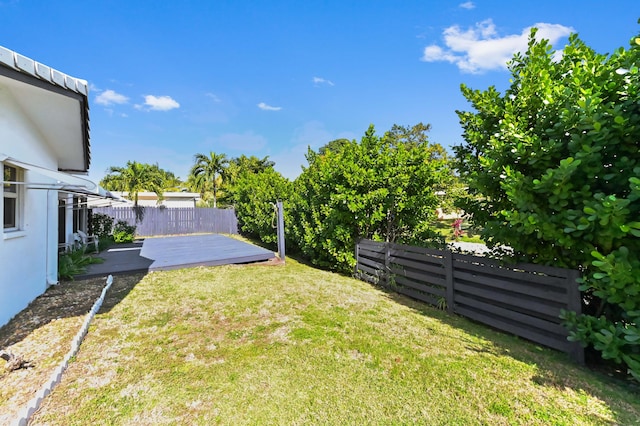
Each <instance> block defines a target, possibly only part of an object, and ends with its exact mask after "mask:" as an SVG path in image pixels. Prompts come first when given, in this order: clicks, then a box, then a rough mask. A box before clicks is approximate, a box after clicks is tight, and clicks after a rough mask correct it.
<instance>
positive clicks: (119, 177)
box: [100, 161, 164, 221]
mask: <svg viewBox="0 0 640 426" xmlns="http://www.w3.org/2000/svg"><path fill="white" fill-rule="evenodd" d="M163 180H164V179H163V175H162V174H161V173H159V172H158V167H157V166H152V165H149V164H145V163H138V162H137V161H127V165H126V166H125V167H115V166H111V167H109V169H108V175H107V176H105V178H104V179H103V180H102V181H101V182H100V184H101V186H103V187H104V188H105V189H108V190H110V191H123V192H127V193H128V195H127V197H128V198H129V199H130V200H132V201H133V209H134V211H135V212H136V220H137V221H140V220H142V216H143V211H142V209H141V208H140V207H139V206H138V194H139V193H140V192H144V191H151V192H155V193H156V194H157V195H158V199H159V200H162V192H163Z"/></svg>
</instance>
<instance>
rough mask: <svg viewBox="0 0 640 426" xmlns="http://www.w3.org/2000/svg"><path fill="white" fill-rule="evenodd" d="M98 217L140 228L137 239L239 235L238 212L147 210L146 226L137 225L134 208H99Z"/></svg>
mask: <svg viewBox="0 0 640 426" xmlns="http://www.w3.org/2000/svg"><path fill="white" fill-rule="evenodd" d="M93 212H94V213H103V214H106V215H109V216H111V217H113V218H114V223H115V222H117V221H119V220H124V221H125V222H127V223H129V224H130V225H135V226H136V235H137V236H140V237H151V236H161V235H184V234H198V233H222V234H237V233H238V220H237V218H236V213H235V210H234V209H213V208H199V207H186V208H158V207H145V208H144V214H143V216H142V222H138V223H136V215H135V211H134V209H133V208H132V207H98V208H94V209H93Z"/></svg>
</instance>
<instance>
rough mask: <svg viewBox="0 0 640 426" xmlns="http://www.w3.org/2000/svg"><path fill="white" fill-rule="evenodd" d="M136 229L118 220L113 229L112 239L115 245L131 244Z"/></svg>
mask: <svg viewBox="0 0 640 426" xmlns="http://www.w3.org/2000/svg"><path fill="white" fill-rule="evenodd" d="M135 235H136V227H135V226H134V225H129V224H128V223H127V222H125V221H124V220H119V221H118V222H117V223H116V225H115V226H114V227H113V239H114V241H115V242H116V243H131V242H133V240H134V239H135Z"/></svg>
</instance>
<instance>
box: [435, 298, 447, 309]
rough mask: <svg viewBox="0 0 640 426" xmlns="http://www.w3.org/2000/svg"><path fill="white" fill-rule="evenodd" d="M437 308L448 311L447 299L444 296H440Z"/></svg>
mask: <svg viewBox="0 0 640 426" xmlns="http://www.w3.org/2000/svg"><path fill="white" fill-rule="evenodd" d="M436 308H438V309H440V310H441V311H446V310H447V299H446V298H444V297H440V298H438V303H437V304H436Z"/></svg>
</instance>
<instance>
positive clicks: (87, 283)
mask: <svg viewBox="0 0 640 426" xmlns="http://www.w3.org/2000/svg"><path fill="white" fill-rule="evenodd" d="M143 276H144V275H142V274H134V275H119V276H117V277H115V279H114V282H113V285H112V287H111V289H110V290H109V292H108V293H107V297H106V300H105V302H104V303H103V307H102V309H101V312H103V311H105V310H108V309H110V308H111V307H113V306H114V305H115V304H116V303H118V302H119V301H120V300H122V298H124V297H125V296H126V294H127V293H128V292H129V291H130V290H131V289H132V288H133V287H134V286H135V284H136V283H138V282H139V281H140V279H141V278H142V277H143ZM105 283H106V279H105V278H90V279H85V280H79V281H65V282H62V283H60V284H59V285H56V286H52V287H50V288H49V289H48V290H47V291H46V292H45V293H44V294H42V295H41V296H39V297H38V298H36V299H35V300H34V301H33V302H31V304H30V305H29V306H28V307H27V308H25V309H24V310H23V311H22V312H20V313H19V314H18V315H16V316H15V317H14V318H13V319H11V321H9V323H7V324H6V325H4V326H3V327H1V328H0V350H4V351H7V352H10V353H12V354H14V355H16V356H20V357H22V358H23V359H24V361H25V363H26V364H27V365H30V367H28V368H21V369H18V370H13V371H8V370H7V369H6V363H5V361H4V360H2V359H0V424H9V423H11V421H12V420H14V419H16V417H17V415H18V414H19V412H20V410H22V409H23V407H25V406H26V404H27V403H28V402H29V401H30V400H31V399H32V398H33V397H34V396H35V394H36V393H37V392H38V391H39V390H40V388H41V387H42V386H43V385H45V384H46V383H47V382H48V380H49V378H50V377H51V374H52V373H53V371H54V370H55V368H56V367H57V366H58V365H59V364H60V362H62V360H63V358H64V356H65V355H66V354H67V353H68V352H69V350H70V349H71V342H72V340H73V338H74V337H75V335H76V334H77V333H78V330H80V327H81V326H82V323H83V322H84V320H85V317H86V315H87V313H88V312H89V310H90V309H91V307H92V306H93V304H94V303H95V301H96V300H97V299H98V297H100V293H101V292H102V289H103V288H104V286H105Z"/></svg>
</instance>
